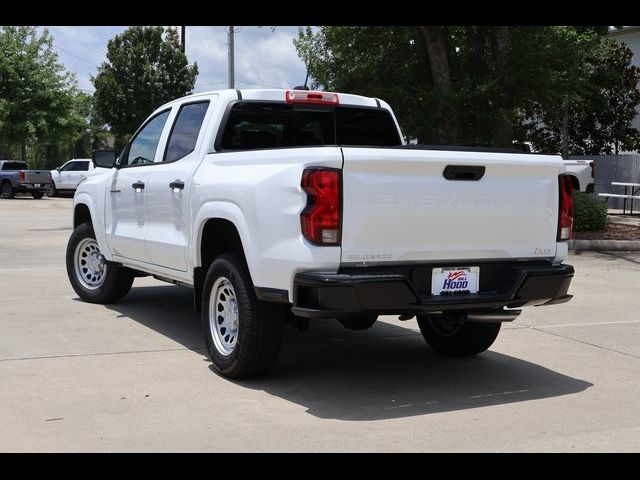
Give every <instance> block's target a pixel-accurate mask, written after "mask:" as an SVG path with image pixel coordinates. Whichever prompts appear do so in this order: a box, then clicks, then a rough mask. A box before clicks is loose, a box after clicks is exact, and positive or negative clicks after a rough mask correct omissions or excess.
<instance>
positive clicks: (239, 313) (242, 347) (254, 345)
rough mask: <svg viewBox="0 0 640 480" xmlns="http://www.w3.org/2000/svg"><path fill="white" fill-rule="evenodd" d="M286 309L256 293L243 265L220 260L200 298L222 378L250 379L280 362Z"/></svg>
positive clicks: (211, 269)
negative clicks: (266, 300)
mask: <svg viewBox="0 0 640 480" xmlns="http://www.w3.org/2000/svg"><path fill="white" fill-rule="evenodd" d="M285 313H286V312H285V309H284V308H283V307H282V306H281V305H277V304H272V303H267V302H262V301H260V300H258V299H257V297H256V295H255V292H254V290H253V283H252V281H251V276H250V275H249V271H248V269H247V266H246V263H245V261H244V259H242V258H241V257H239V256H238V255H234V254H228V253H227V254H223V255H220V256H219V257H218V258H216V260H214V262H213V263H212V264H211V266H210V267H209V270H208V272H207V277H206V279H205V282H204V286H203V292H202V329H203V333H204V338H205V343H206V346H207V352H208V353H209V358H210V359H211V361H212V362H213V367H214V368H215V369H216V371H217V372H218V373H220V374H221V375H224V376H225V377H229V378H250V377H256V376H259V375H262V374H264V373H266V372H267V371H269V369H271V367H272V366H273V364H274V363H275V362H276V360H277V359H278V354H279V353H280V345H281V343H282V334H283V328H284V314H285Z"/></svg>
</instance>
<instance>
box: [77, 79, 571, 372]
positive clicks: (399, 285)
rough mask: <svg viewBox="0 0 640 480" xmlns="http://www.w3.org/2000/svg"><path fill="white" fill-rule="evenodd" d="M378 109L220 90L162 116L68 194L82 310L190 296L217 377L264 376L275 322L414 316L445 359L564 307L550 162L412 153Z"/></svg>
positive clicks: (99, 157)
mask: <svg viewBox="0 0 640 480" xmlns="http://www.w3.org/2000/svg"><path fill="white" fill-rule="evenodd" d="M402 138H403V137H402V134H401V132H400V128H399V126H398V123H397V121H396V119H395V117H394V115H393V112H392V111H391V108H390V107H389V105H388V104H386V103H385V102H384V101H382V100H378V99H375V98H367V97H362V96H357V95H349V94H341V93H331V92H312V91H306V90H221V91H214V92H207V93H200V94H196V95H190V96H188V97H185V98H181V99H178V100H175V101H173V102H170V103H168V104H166V105H163V106H161V107H160V108H158V109H157V110H156V111H155V112H153V113H152V114H151V115H150V117H149V118H148V119H147V120H146V121H145V122H144V123H143V125H142V126H141V127H140V128H139V129H138V131H137V132H136V133H135V134H134V135H133V137H132V138H131V140H130V142H129V144H128V145H127V146H126V147H125V148H124V150H123V151H122V153H121V154H120V155H119V157H118V158H117V159H116V155H115V152H113V151H96V152H94V162H95V164H96V166H100V167H105V170H104V171H102V172H96V173H94V174H93V175H91V176H89V177H88V178H87V179H86V180H84V181H83V182H82V183H80V185H79V186H78V188H77V190H76V193H75V196H74V213H73V227H74V231H73V233H72V235H71V237H70V239H69V243H68V247H67V254H66V266H67V273H68V276H69V280H70V282H71V285H72V286H73V288H74V290H75V291H76V293H77V294H78V295H79V297H80V298H82V299H83V300H85V301H88V302H95V303H109V302H115V301H117V300H118V299H120V298H122V297H124V296H125V295H126V294H127V292H128V291H129V290H130V288H131V286H132V283H133V281H134V278H135V277H137V276H146V275H152V276H153V277H155V278H157V279H159V280H163V281H167V282H171V283H174V284H178V285H184V286H188V287H191V288H192V289H193V291H194V302H195V307H196V308H197V309H199V310H201V312H202V328H203V334H204V338H205V342H206V345H207V351H208V354H209V357H210V358H211V360H212V362H213V365H214V367H215V369H216V370H217V371H218V372H219V373H220V374H222V375H225V376H228V377H232V378H246V377H251V376H256V375H260V374H263V373H265V372H266V371H268V370H269V369H270V368H271V366H272V365H273V364H274V363H275V361H276V359H277V357H278V353H279V350H280V344H281V340H282V334H283V324H284V322H285V321H286V320H290V321H292V322H293V323H294V325H298V326H300V325H302V326H305V324H306V323H307V322H309V320H312V321H327V320H331V319H338V320H339V321H340V322H341V323H342V324H343V325H344V326H345V327H346V328H350V329H354V330H362V329H366V328H369V327H371V326H372V325H373V324H374V322H375V321H376V320H377V318H378V316H379V315H398V316H399V318H400V319H401V320H409V319H411V318H413V317H417V320H418V325H419V327H420V330H421V332H422V334H423V335H424V338H425V339H426V341H427V342H428V343H429V345H430V346H431V347H432V348H434V349H435V350H436V351H438V352H440V353H443V354H447V355H474V354H477V353H480V352H482V351H484V350H486V349H487V348H489V347H490V346H491V345H492V343H493V342H494V340H495V339H496V337H497V335H498V332H499V330H500V326H501V322H504V321H511V320H514V319H515V318H516V317H517V316H518V314H520V312H521V310H520V308H521V307H525V306H538V305H552V304H557V303H563V302H566V301H568V300H569V299H570V298H571V295H569V294H568V289H569V285H570V282H571V279H572V277H573V273H574V270H573V267H571V266H570V265H566V264H564V263H563V262H564V260H565V258H566V256H567V250H568V249H567V243H566V242H567V240H568V239H569V238H570V237H571V233H572V222H573V218H572V215H573V198H572V189H571V179H570V178H569V177H566V176H564V173H565V163H564V162H563V161H562V159H561V157H560V156H557V155H539V154H527V153H523V152H521V151H518V150H495V149H494V150H492V149H484V148H456V147H430V146H421V145H404V142H403V140H402Z"/></svg>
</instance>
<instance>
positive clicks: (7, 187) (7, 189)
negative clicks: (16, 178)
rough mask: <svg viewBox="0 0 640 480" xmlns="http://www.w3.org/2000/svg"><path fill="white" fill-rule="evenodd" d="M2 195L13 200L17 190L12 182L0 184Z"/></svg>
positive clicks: (0, 193)
mask: <svg viewBox="0 0 640 480" xmlns="http://www.w3.org/2000/svg"><path fill="white" fill-rule="evenodd" d="M0 195H2V198H4V199H5V200H11V199H12V198H13V197H15V196H16V192H15V190H14V189H13V186H12V185H11V183H9V182H4V183H3V184H2V186H0Z"/></svg>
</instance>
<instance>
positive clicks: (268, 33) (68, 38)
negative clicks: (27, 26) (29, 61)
mask: <svg viewBox="0 0 640 480" xmlns="http://www.w3.org/2000/svg"><path fill="white" fill-rule="evenodd" d="M40 28H44V27H40ZM46 28H48V29H49V32H50V33H51V35H52V36H53V38H54V47H55V49H56V51H57V52H58V55H59V57H60V60H61V61H62V62H63V63H64V65H65V66H66V67H67V69H69V71H71V72H74V73H75V74H76V77H77V79H78V87H79V88H81V89H82V90H84V91H86V92H93V91H94V88H93V84H92V83H91V80H90V79H89V76H90V75H95V74H96V73H97V70H98V65H100V63H102V62H103V61H104V60H105V59H106V52H107V42H108V41H109V39H111V38H113V37H114V36H115V35H117V34H119V33H122V32H123V31H124V30H126V28H127V27H115V26H114V27H99V26H94V27H63V26H55V27H46ZM186 31H187V33H186V37H187V38H186V45H187V49H186V53H187V57H188V59H189V62H190V63H193V62H194V61H195V62H197V63H198V70H199V72H200V73H199V74H198V77H197V79H196V86H195V89H194V91H195V92H202V91H206V90H216V89H219V88H226V87H227V33H226V31H225V28H224V27H189V26H188V27H187V30H186ZM297 34H298V27H277V28H276V29H275V31H272V29H271V28H270V27H247V26H245V27H241V29H240V31H239V32H238V33H237V34H236V35H235V65H236V68H235V79H236V87H239V88H260V87H275V88H286V87H294V86H296V85H301V84H303V83H304V79H305V75H306V69H305V66H304V64H303V62H302V61H301V60H300V59H299V58H298V55H297V53H296V49H295V48H294V46H293V43H292V40H293V39H294V38H295V37H296V36H297Z"/></svg>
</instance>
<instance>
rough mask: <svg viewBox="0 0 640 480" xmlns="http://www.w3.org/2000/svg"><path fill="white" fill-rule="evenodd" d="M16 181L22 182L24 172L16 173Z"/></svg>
mask: <svg viewBox="0 0 640 480" xmlns="http://www.w3.org/2000/svg"><path fill="white" fill-rule="evenodd" d="M18 181H19V182H24V172H23V171H22V170H20V171H19V172H18Z"/></svg>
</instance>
